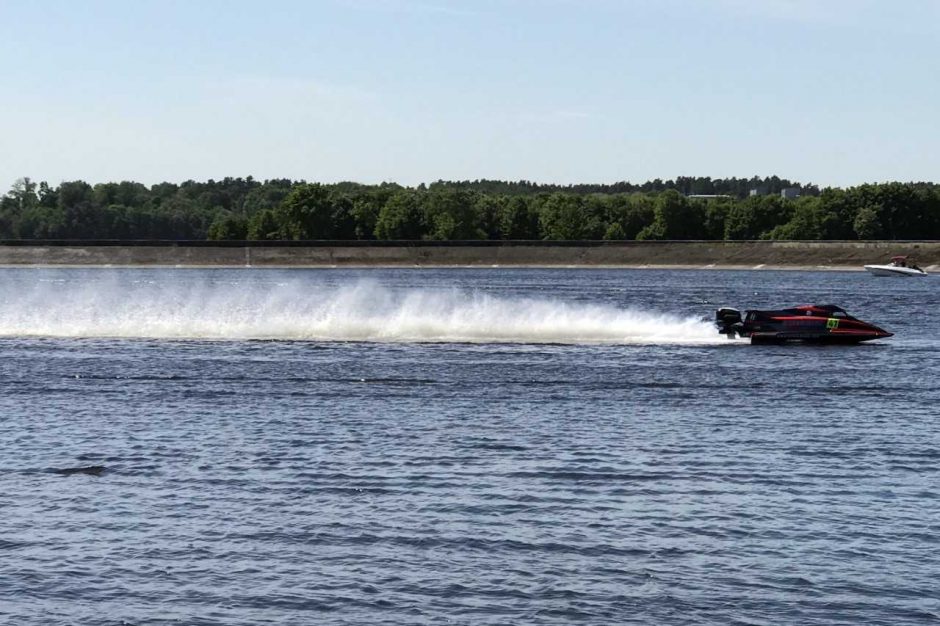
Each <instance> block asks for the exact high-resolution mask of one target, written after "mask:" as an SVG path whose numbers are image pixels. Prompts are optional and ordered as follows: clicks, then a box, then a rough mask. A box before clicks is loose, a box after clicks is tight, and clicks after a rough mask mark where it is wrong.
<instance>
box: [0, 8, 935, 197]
mask: <svg viewBox="0 0 940 626" xmlns="http://www.w3.org/2000/svg"><path fill="white" fill-rule="evenodd" d="M938 26H940V0H894V1H890V2H889V1H887V0H463V1H459V2H458V1H456V0H305V1H304V0H297V1H294V0H267V1H265V2H260V1H258V0H254V1H245V0H160V1H146V0H85V1H83V2H74V1H72V0H47V1H44V2H41V3H40V2H33V1H28V0H0V76H2V81H0V189H2V188H3V186H4V185H10V184H12V182H13V181H14V180H16V179H17V178H20V177H23V176H29V177H31V178H32V179H33V180H46V181H48V182H49V183H50V184H58V183H60V182H62V181H64V180H77V179H81V180H86V181H88V182H90V183H98V182H108V181H120V180H135V181H140V182H143V183H145V184H148V185H151V184H154V183H157V182H162V181H170V182H181V181H184V180H188V179H193V180H206V179H210V178H215V179H219V178H223V177H226V176H243V177H244V176H249V175H250V176H254V177H255V178H256V179H262V180H263V179H269V178H292V179H304V180H308V181H318V182H337V181H344V180H351V181H358V182H362V183H369V184H374V183H380V182H385V181H389V182H397V183H401V184H405V185H416V184H418V183H421V182H432V181H435V180H440V179H443V180H473V179H479V178H489V179H500V180H521V179H525V180H531V181H535V182H540V183H559V184H568V183H612V182H617V181H631V182H642V181H645V180H651V179H654V178H662V179H669V178H675V177H676V176H711V177H713V178H721V177H731V176H738V177H749V176H754V175H757V176H770V175H778V176H780V177H782V178H789V179H791V180H795V181H799V182H803V183H816V184H818V185H820V186H839V187H847V186H852V185H856V184H861V183H865V182H883V181H889V180H900V181H909V180H932V181H940V80H938V77H940V37H938V36H937V32H938Z"/></svg>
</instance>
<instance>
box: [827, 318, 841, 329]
mask: <svg viewBox="0 0 940 626" xmlns="http://www.w3.org/2000/svg"><path fill="white" fill-rule="evenodd" d="M838 327H839V318H837V317H830V318H829V319H827V320H826V328H828V329H829V330H832V329H833V328H838Z"/></svg>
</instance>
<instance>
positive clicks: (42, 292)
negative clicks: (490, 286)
mask: <svg viewBox="0 0 940 626" xmlns="http://www.w3.org/2000/svg"><path fill="white" fill-rule="evenodd" d="M8 293H11V292H9V291H8ZM15 293H17V296H16V297H8V298H6V299H5V301H4V302H3V303H2V304H0V337H61V338H149V339H203V340H249V339H266V340H306V341H361V342H403V343H458V342H459V343H531V344H547V343H556V344H690V343H691V344H713V343H721V342H725V339H724V338H723V337H721V336H719V335H718V334H717V333H716V332H715V329H714V327H713V326H712V325H711V324H710V323H708V322H703V321H702V320H700V319H697V318H684V317H680V316H675V315H669V314H664V313H653V312H650V311H648V310H642V311H641V310H634V309H624V308H618V307H614V306H607V305H598V304H582V303H571V302H565V301H562V300H559V299H552V298H544V299H537V298H515V297H501V296H493V295H488V294H485V293H480V292H473V291H465V290H458V289H445V290H436V289H392V288H388V287H384V286H381V285H379V284H377V283H374V282H369V281H361V282H356V283H351V284H345V285H333V286H324V285H318V284H313V285H311V284H309V283H303V282H301V281H297V282H288V283H265V284H258V283H240V284H239V283H233V282H228V283H218V282H215V283H213V282H205V283H201V284H190V285H180V284H161V283H159V282H157V281H137V282H134V283H133V284H128V283H127V282H125V281H121V282H117V281H115V282H110V283H109V282H100V281H95V282H93V283H89V282H79V281H59V282H54V283H49V282H46V283H32V284H30V285H28V286H26V287H25V288H24V286H23V285H19V286H18V290H17V292H15Z"/></svg>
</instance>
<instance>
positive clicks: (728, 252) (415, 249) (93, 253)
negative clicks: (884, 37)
mask: <svg viewBox="0 0 940 626" xmlns="http://www.w3.org/2000/svg"><path fill="white" fill-rule="evenodd" d="M896 254H906V255H911V256H913V257H914V259H915V260H916V262H917V263H918V264H919V265H920V266H921V267H924V268H927V269H929V268H930V267H931V266H933V267H934V269H937V268H940V241H820V242H816V241H813V242H806V241H734V242H731V241H682V242H678V241H665V242H664V241H655V242H649V241H642V242H634V241H629V242H585V241H581V242H578V241H568V242H543V241H532V242H502V241H496V242H488V241H487V242H423V241H419V242H362V241H353V242H348V241H321V242H294V241H291V242H205V241H199V242H165V241H159V242H155V241H135V242H115V241H97V242H74V241H71V242H70V241H6V242H0V265H7V266H18V265H97V266H193V267H206V266H208V267H212V266H220V267H244V266H252V267H265V266H268V267H336V266H393V267H394V266H402V267H414V266H419V267H420V266H539V267H555V266H615V267H709V266H716V267H756V266H764V267H767V268H797V267H809V268H814V267H825V268H833V269H861V267H862V265H864V264H866V263H880V262H886V261H887V260H888V258H889V257H891V256H892V255H896Z"/></svg>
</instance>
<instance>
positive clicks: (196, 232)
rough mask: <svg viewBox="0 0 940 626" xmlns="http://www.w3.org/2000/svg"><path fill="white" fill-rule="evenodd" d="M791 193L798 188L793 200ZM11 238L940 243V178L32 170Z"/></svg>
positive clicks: (12, 194)
mask: <svg viewBox="0 0 940 626" xmlns="http://www.w3.org/2000/svg"><path fill="white" fill-rule="evenodd" d="M783 189H794V190H795V191H796V192H798V193H799V194H800V196H799V197H798V198H795V199H785V198H783V197H781V194H780V193H779V192H780V191H781V190H783ZM752 190H756V193H752ZM702 195H705V196H708V197H696V196H702ZM0 239H99V240H101V239H114V240H135V239H137V240H140V239H163V240H205V239H209V240H317V239H333V240H351V239H358V240H442V241H447V240H479V239H490V240H650V239H708V240H754V239H790V240H794V239H795V240H820V239H940V186H938V185H935V184H933V183H899V182H892V183H882V184H866V185H859V186H856V187H850V188H846V189H840V188H826V189H822V190H820V189H818V188H817V187H816V186H814V185H801V184H799V183H794V182H791V181H789V180H786V179H780V178H778V177H776V176H774V177H768V178H756V177H755V178H730V179H711V178H705V177H702V178H693V177H680V178H676V179H674V180H667V181H662V180H654V181H649V182H646V183H643V184H639V185H634V184H632V183H615V184H612V185H568V186H559V185H540V184H536V183H531V182H528V181H518V182H506V181H492V180H477V181H438V182H435V183H431V184H430V185H423V184H422V185H419V186H417V187H404V186H401V185H397V184H393V183H383V184H381V185H361V184H357V183H336V184H319V183H307V182H304V181H291V180H288V179H273V180H265V181H257V180H254V179H253V178H251V177H248V178H225V179H223V180H219V181H215V180H209V181H205V182H196V181H186V182H184V183H181V184H174V183H159V184H156V185H153V186H151V187H147V186H146V185H143V184H141V183H137V182H129V181H125V182H119V183H99V184H95V185H91V184H88V183H86V182H84V181H69V182H63V183H61V184H60V185H58V186H57V187H53V186H50V185H49V184H47V183H45V182H40V183H36V182H34V181H32V180H30V179H29V178H21V179H19V180H17V181H16V182H15V183H14V184H13V186H12V187H11V189H10V191H9V192H8V193H6V194H5V195H4V196H2V198H0Z"/></svg>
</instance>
